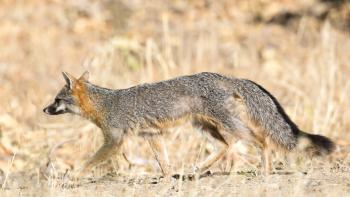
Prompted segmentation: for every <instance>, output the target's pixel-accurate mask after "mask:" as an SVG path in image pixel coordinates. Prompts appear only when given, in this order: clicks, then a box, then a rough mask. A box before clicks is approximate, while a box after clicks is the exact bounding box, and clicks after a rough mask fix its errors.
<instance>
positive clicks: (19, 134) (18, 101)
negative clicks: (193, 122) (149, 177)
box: [0, 0, 350, 173]
mask: <svg viewBox="0 0 350 197" xmlns="http://www.w3.org/2000/svg"><path fill="white" fill-rule="evenodd" d="M349 33H350V4H349V1H346V0H275V1H273V0H245V1H240V0H220V1H214V0H189V1H185V0H169V1H162V0H152V1H147V2H146V1H141V0H101V1H97V0H74V1H68V0H16V1H13V0H2V1H0V134H1V135H0V169H2V170H3V171H7V172H8V171H10V172H16V171H27V172H33V173H36V172H38V171H39V170H40V169H41V168H42V167H43V166H44V167H45V166H46V165H48V164H49V161H51V163H50V165H52V166H53V167H54V169H55V170H57V171H63V172H64V171H65V170H67V169H68V170H76V169H77V168H78V167H80V165H81V164H82V161H84V159H86V158H87V157H88V156H89V155H91V154H92V153H93V152H95V151H96V150H97V148H98V147H99V146H100V145H101V142H102V136H101V133H100V131H99V129H98V128H96V127H95V126H94V125H92V124H91V123H89V122H87V121H84V120H82V119H81V118H79V117H75V116H71V115H63V116H52V117H49V116H47V115H45V114H44V113H43V112H42V109H43V107H45V106H46V105H47V104H49V103H50V102H51V101H52V99H53V98H54V96H55V95H56V93H57V92H58V90H59V89H60V88H61V87H62V86H63V85H64V80H63V78H62V75H61V72H62V71H66V72H69V73H71V74H72V75H73V76H76V77H78V76H80V75H81V74H82V73H83V71H85V70H88V71H90V81H91V82H92V83H95V84H97V85H100V86H103V87H109V88H127V87H130V86H133V85H137V84H140V83H145V82H154V81H159V80H164V79H169V78H171V77H175V76H180V75H187V74H193V73H197V72H202V71H211V72H218V73H222V74H225V75H230V76H235V77H239V78H249V79H251V80H253V81H256V82H258V83H259V84H261V85H262V86H264V87H265V88H266V89H268V90H269V91H270V92H271V93H272V94H273V95H275V96H276V97H277V98H278V100H279V101H280V102H281V104H282V105H283V106H284V107H285V109H286V111H287V113H288V114H289V115H290V116H291V118H292V119H293V120H294V121H295V122H296V123H297V124H298V125H299V126H300V127H301V128H302V129H303V130H306V131H310V132H312V133H318V134H323V135H326V136H328V137H330V138H332V139H334V140H335V141H336V142H337V143H338V144H339V145H341V147H343V149H342V148H341V149H340V150H346V148H344V147H347V146H348V145H349V142H350V141H349V140H350V134H349V129H350V121H349V119H350V111H349V107H350V100H349V96H350V95H349V90H350V82H349V76H350V55H349V51H350V36H349V35H350V34H349ZM192 130H193V129H192V128H191V127H189V126H188V125H187V126H186V125H185V126H184V127H181V128H175V129H174V132H173V133H172V134H171V135H169V136H165V137H164V138H165V142H166V145H167V149H168V152H169V156H170V159H171V163H172V165H173V167H174V169H175V170H176V169H180V168H182V167H191V166H192V165H195V163H196V162H198V161H199V160H201V159H203V158H204V157H205V155H207V154H208V152H210V149H211V147H210V146H209V145H205V144H206V143H205V140H204V141H203V140H202V139H203V138H202V137H201V135H200V133H199V132H193V131H192ZM338 151H339V150H338ZM122 152H123V153H124V155H129V156H130V158H129V160H132V161H134V163H138V164H137V165H134V164H130V163H128V162H127V160H126V159H125V158H123V157H121V156H119V158H118V156H116V158H117V159H115V162H110V163H108V164H106V165H107V166H106V169H110V168H113V169H116V170H117V171H123V170H125V171H126V172H131V173H132V172H140V171H141V172H150V173H155V172H159V169H158V168H157V167H154V166H155V164H154V160H153V157H152V154H151V150H150V148H149V147H148V144H147V143H146V142H145V141H144V140H143V139H142V138H138V137H136V136H133V135H132V134H131V136H129V138H127V140H126V142H125V144H124V146H123V149H122ZM347 154H348V153H346V152H345V153H341V155H344V157H345V156H346V155H347ZM233 155H235V154H233ZM230 159H232V158H230V157H226V158H225V159H224V160H227V161H228V160H230ZM152 162H153V163H152ZM221 163H223V164H225V165H226V163H227V162H221ZM223 164H218V165H217V166H218V167H220V165H223ZM152 166H153V167H152Z"/></svg>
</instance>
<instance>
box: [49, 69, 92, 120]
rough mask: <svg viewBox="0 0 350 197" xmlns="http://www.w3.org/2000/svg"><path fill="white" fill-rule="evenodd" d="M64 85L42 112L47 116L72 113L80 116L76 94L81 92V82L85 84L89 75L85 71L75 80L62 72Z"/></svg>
mask: <svg viewBox="0 0 350 197" xmlns="http://www.w3.org/2000/svg"><path fill="white" fill-rule="evenodd" d="M62 74H63V78H64V79H65V81H66V85H65V86H63V88H62V89H61V90H60V91H59V92H58V94H57V95H56V97H55V100H54V102H53V103H52V104H50V105H49V106H47V107H45V108H44V109H43V111H44V112H45V113H46V114H49V115H59V114H64V113H73V114H79V115H81V107H80V103H79V98H78V96H77V94H76V93H77V92H79V91H81V89H82V87H81V86H82V84H83V82H87V80H88V77H89V73H88V72H87V71H86V72H84V74H83V75H82V76H81V77H80V78H79V79H76V78H74V77H73V76H72V75H70V74H68V73H66V72H62Z"/></svg>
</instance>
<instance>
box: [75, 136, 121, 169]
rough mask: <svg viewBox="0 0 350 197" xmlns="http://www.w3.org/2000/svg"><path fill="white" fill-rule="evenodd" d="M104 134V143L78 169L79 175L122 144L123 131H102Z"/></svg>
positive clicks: (103, 159)
mask: <svg viewBox="0 0 350 197" xmlns="http://www.w3.org/2000/svg"><path fill="white" fill-rule="evenodd" d="M103 134H104V143H103V145H102V146H101V147H100V149H98V151H97V152H96V153H95V154H94V155H93V156H92V157H91V158H90V159H88V160H87V161H86V162H85V164H84V165H83V167H82V168H81V169H80V171H79V175H83V174H85V173H86V172H87V171H89V170H90V169H91V168H92V167H94V166H95V165H97V164H99V163H101V162H103V161H105V160H107V159H108V158H110V157H111V156H112V155H113V154H114V153H116V152H117V151H118V149H119V148H120V146H121V145H122V140H123V131H120V130H112V131H103Z"/></svg>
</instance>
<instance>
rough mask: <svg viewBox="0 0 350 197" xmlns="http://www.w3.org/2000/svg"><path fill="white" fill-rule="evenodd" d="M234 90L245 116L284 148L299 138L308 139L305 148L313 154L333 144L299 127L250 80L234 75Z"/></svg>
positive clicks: (320, 153) (274, 101) (295, 144)
mask: <svg viewBox="0 0 350 197" xmlns="http://www.w3.org/2000/svg"><path fill="white" fill-rule="evenodd" d="M234 81H235V84H234V85H235V91H236V92H237V93H238V94H239V96H240V97H241V98H242V99H243V100H244V102H245V104H246V107H247V111H248V112H247V113H248V116H249V119H250V120H251V121H253V122H255V124H258V125H259V126H260V127H262V128H263V129H264V131H265V132H266V133H267V135H268V136H269V137H270V138H271V139H272V140H273V141H274V142H275V143H276V144H278V145H280V146H281V147H284V148H285V149H287V150H292V149H294V148H295V147H296V146H297V145H298V144H299V143H300V142H301V141H302V139H303V138H304V139H308V140H306V141H308V143H307V144H308V145H307V146H306V147H305V148H306V149H307V148H309V150H312V151H313V152H314V154H316V155H323V154H329V153H331V152H332V151H333V150H334V148H335V145H334V143H333V142H332V141H331V140H330V139H329V138H327V137H324V136H321V135H313V134H309V133H306V132H303V131H301V130H300V129H299V128H298V126H297V125H296V124H295V123H294V122H293V121H292V120H291V119H290V118H289V117H288V115H287V114H286V112H285V111H284V110H283V108H282V107H281V105H280V104H279V103H278V101H277V99H276V98H275V97H274V96H272V95H271V94H270V93H269V92H268V91H267V90H265V89H264V88H263V87H261V86H260V85H258V84H256V83H255V82H253V81H250V80H245V79H235V80H234Z"/></svg>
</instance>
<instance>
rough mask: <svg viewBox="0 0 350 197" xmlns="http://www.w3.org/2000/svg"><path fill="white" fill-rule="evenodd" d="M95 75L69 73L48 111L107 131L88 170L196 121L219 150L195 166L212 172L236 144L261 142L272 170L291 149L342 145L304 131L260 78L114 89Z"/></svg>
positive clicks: (196, 78) (203, 78)
mask: <svg viewBox="0 0 350 197" xmlns="http://www.w3.org/2000/svg"><path fill="white" fill-rule="evenodd" d="M88 75H89V73H88V72H85V73H84V74H83V75H82V76H81V77H80V78H78V79H76V78H74V77H73V76H71V75H70V74H68V73H65V72H63V77H64V79H65V81H66V85H65V86H64V87H63V88H62V89H61V91H60V92H59V93H58V94H57V96H56V97H55V100H54V102H53V103H52V104H51V105H49V106H48V107H46V108H45V109H44V110H43V111H44V112H45V113H47V114H49V115H58V114H63V113H72V114H78V115H80V116H82V117H84V118H86V119H88V120H90V121H92V122H93V123H95V124H96V125H97V126H98V127H100V128H101V130H102V133H103V136H104V144H103V145H102V147H101V148H100V149H99V150H98V151H97V152H96V153H95V155H94V156H93V157H91V158H90V159H89V160H87V162H86V163H85V165H84V166H83V168H82V172H86V171H87V170H89V169H90V168H91V167H93V166H95V165H96V164H98V163H100V162H102V161H104V160H106V159H107V158H109V157H110V156H111V155H112V154H113V153H114V152H115V151H116V150H117V149H118V148H119V147H120V146H121V144H122V141H123V137H124V134H126V133H128V132H132V131H147V130H157V131H159V133H158V134H161V133H162V132H163V131H165V130H166V129H167V128H169V127H173V126H174V125H177V124H182V123H183V122H184V121H191V122H192V124H193V126H194V127H197V128H199V129H201V130H202V131H204V132H207V133H208V134H209V136H211V137H212V138H213V139H214V140H213V142H214V143H213V144H214V146H215V147H216V148H215V151H214V152H213V153H211V154H210V155H209V156H208V158H206V159H205V160H204V161H203V162H201V163H200V164H199V165H198V167H197V168H196V170H197V172H202V171H204V170H207V169H208V168H209V167H210V166H211V165H212V164H214V162H216V161H217V160H219V159H220V158H221V157H222V156H223V155H224V154H225V153H226V151H227V150H228V149H229V147H230V145H231V144H232V143H233V142H234V139H244V140H247V141H250V142H253V143H255V144H256V145H257V146H258V147H260V148H261V150H262V156H261V157H262V166H263V169H264V170H265V172H267V173H268V172H270V170H271V164H270V163H271V161H270V155H271V151H273V150H285V151H287V152H288V151H292V150H295V149H297V148H298V144H299V143H301V141H303V142H305V141H306V142H307V143H306V144H305V143H303V150H304V151H305V152H306V153H308V154H311V155H326V154H329V153H331V152H332V151H333V150H334V148H335V144H334V143H333V142H332V141H331V140H330V139H328V138H327V137H324V136H321V135H313V134H309V133H306V132H303V131H301V130H300V129H299V128H298V127H297V125H296V124H294V123H293V122H292V121H291V119H290V118H289V117H288V115H287V114H286V113H285V111H284V110H283V108H282V107H281V105H280V104H279V103H278V101H277V100H276V99H275V97H273V96H272V95H271V94H270V93H269V92H268V91H266V90H265V89H264V88H263V87H261V86H260V85H258V84H256V83H254V82H253V81H250V80H246V79H238V78H233V77H227V76H223V75H220V74H216V73H209V72H203V73H198V74H194V75H189V76H182V77H177V78H174V79H170V80H166V81H161V82H157V83H150V84H148V83H147V84H142V85H137V86H134V87H131V88H127V89H119V90H112V89H107V88H102V87H99V86H97V85H94V84H92V83H90V82H89V81H88ZM149 144H150V146H151V148H152V150H153V152H154V154H155V157H156V159H157V161H158V163H159V166H160V169H161V171H162V172H163V174H165V175H168V174H169V163H168V161H167V159H166V158H165V156H164V152H162V149H163V147H162V144H161V143H159V140H157V138H150V139H149Z"/></svg>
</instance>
